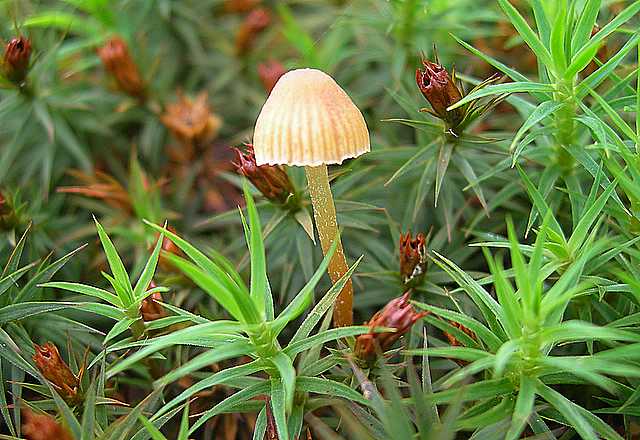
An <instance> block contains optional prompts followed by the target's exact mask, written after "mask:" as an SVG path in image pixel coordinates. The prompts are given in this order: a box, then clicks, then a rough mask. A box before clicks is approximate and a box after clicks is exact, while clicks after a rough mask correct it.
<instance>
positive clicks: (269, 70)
mask: <svg viewBox="0 0 640 440" xmlns="http://www.w3.org/2000/svg"><path fill="white" fill-rule="evenodd" d="M285 73H287V68H286V67H284V65H283V64H282V63H281V62H279V61H275V60H271V61H267V62H266V63H261V64H259V65H258V75H259V76H260V81H262V85H263V86H264V89H265V90H266V91H267V93H271V90H273V87H274V86H275V85H276V83H277V82H278V80H279V79H280V77H281V76H282V75H284V74H285Z"/></svg>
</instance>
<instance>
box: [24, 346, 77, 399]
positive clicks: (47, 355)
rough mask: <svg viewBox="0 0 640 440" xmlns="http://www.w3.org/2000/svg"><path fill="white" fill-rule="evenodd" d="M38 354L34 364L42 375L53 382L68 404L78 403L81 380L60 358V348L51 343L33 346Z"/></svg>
mask: <svg viewBox="0 0 640 440" xmlns="http://www.w3.org/2000/svg"><path fill="white" fill-rule="evenodd" d="M33 348H34V349H35V351H36V354H35V355H34V356H33V362H34V363H35V364H36V367H37V368H38V370H39V371H40V373H42V375H43V376H44V377H45V379H47V380H48V381H49V382H51V383H52V384H53V385H54V386H55V388H56V390H57V391H58V393H59V394H60V396H62V398H63V399H65V400H66V401H67V402H77V398H78V387H79V385H80V380H79V379H78V377H77V376H75V375H74V374H73V373H72V372H71V369H70V368H69V366H68V365H67V363H66V362H65V361H64V360H63V359H62V357H61V356H60V352H59V351H58V348H57V347H56V346H55V345H54V344H53V343H51V342H47V343H46V344H44V345H38V344H33Z"/></svg>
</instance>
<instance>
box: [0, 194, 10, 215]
mask: <svg viewBox="0 0 640 440" xmlns="http://www.w3.org/2000/svg"><path fill="white" fill-rule="evenodd" d="M8 213H9V203H8V202H7V199H6V198H5V197H4V194H2V191H0V216H1V215H5V214H8Z"/></svg>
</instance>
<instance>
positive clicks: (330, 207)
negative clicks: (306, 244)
mask: <svg viewBox="0 0 640 440" xmlns="http://www.w3.org/2000/svg"><path fill="white" fill-rule="evenodd" d="M305 172H306V174H307V182H308V184H309V195H310V196H311V203H312V204H313V217H314V218H315V221H316V228H317V229H318V236H319V237H320V245H321V246H322V253H323V254H324V255H326V254H327V252H328V251H329V249H330V248H331V245H332V244H333V240H335V239H336V238H337V240H338V241H339V240H340V235H338V222H337V220H336V207H335V205H334V204H333V196H332V194H331V187H330V186H329V174H328V172H327V166H326V165H319V166H314V167H311V166H307V167H305ZM348 270H349V267H348V266H347V261H346V259H345V257H344V250H343V249H342V243H340V242H338V247H337V249H336V251H335V253H334V254H333V257H332V258H331V261H330V262H329V268H328V270H327V271H328V272H329V277H331V281H333V283H335V282H336V281H338V280H339V279H340V277H342V276H343V275H344V274H345V273H347V271H348ZM352 308H353V286H352V284H351V280H348V281H347V284H345V286H344V288H343V289H342V292H340V295H338V300H337V302H336V306H335V308H334V310H333V325H334V327H345V326H348V325H352V324H353V310H352Z"/></svg>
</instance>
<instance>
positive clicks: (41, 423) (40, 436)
mask: <svg viewBox="0 0 640 440" xmlns="http://www.w3.org/2000/svg"><path fill="white" fill-rule="evenodd" d="M21 415H22V437H23V438H25V439H26V440H53V439H55V440H73V436H72V435H71V433H70V432H69V431H68V430H67V429H66V428H65V427H63V426H62V425H61V424H60V423H58V422H57V421H56V419H54V418H53V417H52V416H50V415H49V414H38V413H36V412H34V411H32V410H31V409H29V408H24V409H23V410H22V411H21Z"/></svg>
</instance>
